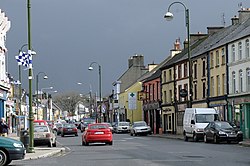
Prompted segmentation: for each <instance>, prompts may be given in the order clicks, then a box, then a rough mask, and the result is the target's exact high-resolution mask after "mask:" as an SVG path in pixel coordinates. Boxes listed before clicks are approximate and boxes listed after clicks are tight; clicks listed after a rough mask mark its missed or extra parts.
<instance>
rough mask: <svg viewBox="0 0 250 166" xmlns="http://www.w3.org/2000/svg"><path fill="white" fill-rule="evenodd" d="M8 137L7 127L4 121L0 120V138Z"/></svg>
mask: <svg viewBox="0 0 250 166" xmlns="http://www.w3.org/2000/svg"><path fill="white" fill-rule="evenodd" d="M7 135H8V125H7V124H6V123H5V119H4V118H1V120H0V136H3V137H7Z"/></svg>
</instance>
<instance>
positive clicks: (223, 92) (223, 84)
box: [221, 74, 227, 95]
mask: <svg viewBox="0 0 250 166" xmlns="http://www.w3.org/2000/svg"><path fill="white" fill-rule="evenodd" d="M226 86H227V85H226V76H225V74H222V88H221V90H222V95H224V94H225V92H226V91H227V90H226Z"/></svg>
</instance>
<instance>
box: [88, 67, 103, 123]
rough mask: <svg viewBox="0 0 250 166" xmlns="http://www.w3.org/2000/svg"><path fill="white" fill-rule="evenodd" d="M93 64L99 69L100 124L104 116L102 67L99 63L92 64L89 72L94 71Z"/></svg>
mask: <svg viewBox="0 0 250 166" xmlns="http://www.w3.org/2000/svg"><path fill="white" fill-rule="evenodd" d="M93 64H96V65H98V68H99V97H100V104H99V105H100V110H99V122H101V117H102V116H101V115H102V108H101V107H102V80H101V78H102V76H101V65H99V64H98V63H97V62H92V63H91V64H90V65H89V70H93V69H94V68H93V67H92V65H93ZM96 122H97V110H96Z"/></svg>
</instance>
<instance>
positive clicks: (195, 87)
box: [194, 83, 197, 100]
mask: <svg viewBox="0 0 250 166" xmlns="http://www.w3.org/2000/svg"><path fill="white" fill-rule="evenodd" d="M194 99H195V100H197V83H195V84H194Z"/></svg>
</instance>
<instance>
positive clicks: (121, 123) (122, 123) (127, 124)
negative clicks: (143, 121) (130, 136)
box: [119, 122, 129, 126]
mask: <svg viewBox="0 0 250 166" xmlns="http://www.w3.org/2000/svg"><path fill="white" fill-rule="evenodd" d="M119 126H129V122H120V123H119Z"/></svg>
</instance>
